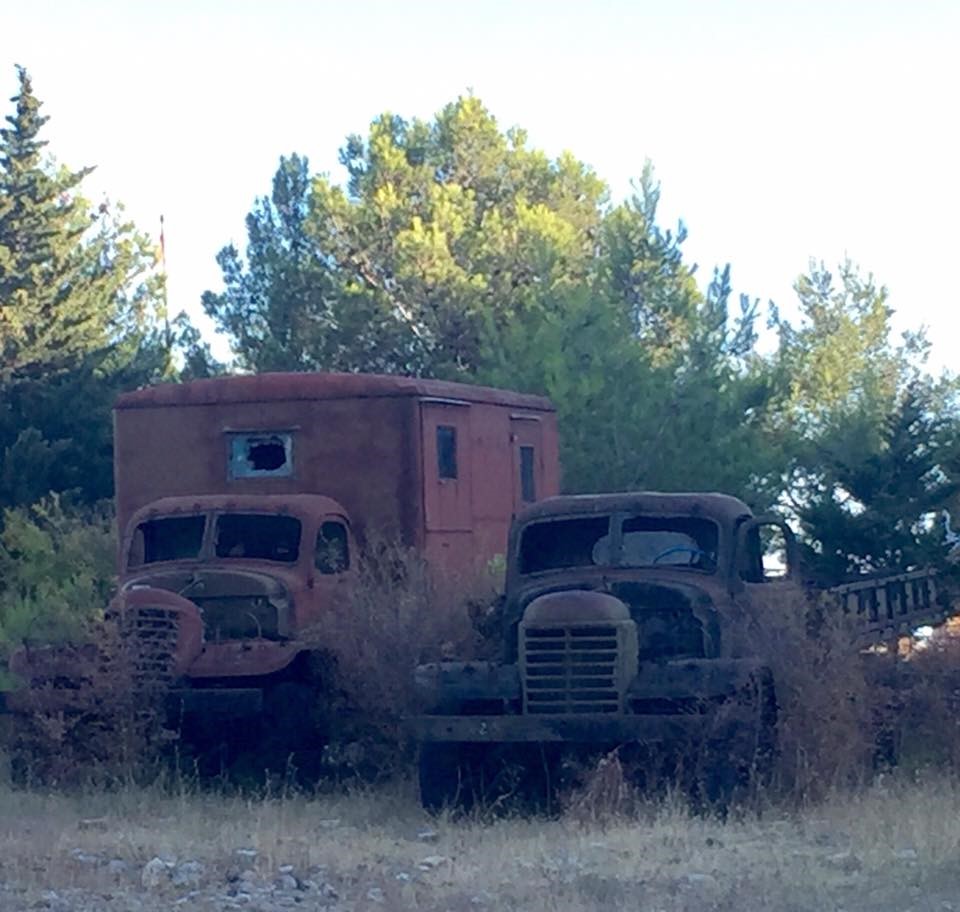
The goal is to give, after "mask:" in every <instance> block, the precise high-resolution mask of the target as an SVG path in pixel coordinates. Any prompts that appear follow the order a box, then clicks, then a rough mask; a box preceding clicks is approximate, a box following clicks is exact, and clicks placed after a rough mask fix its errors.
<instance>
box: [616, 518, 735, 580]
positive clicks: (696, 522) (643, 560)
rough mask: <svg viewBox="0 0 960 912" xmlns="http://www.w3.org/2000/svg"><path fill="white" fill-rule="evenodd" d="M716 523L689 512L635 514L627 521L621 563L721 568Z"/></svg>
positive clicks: (629, 565) (635, 565) (624, 526)
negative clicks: (698, 517)
mask: <svg viewBox="0 0 960 912" xmlns="http://www.w3.org/2000/svg"><path fill="white" fill-rule="evenodd" d="M718 536H719V532H718V529H717V525H716V523H714V522H712V521H711V520H708V519H696V518H693V517H687V516H677V517H671V516H633V517H630V518H629V519H627V520H625V521H624V523H623V541H622V548H621V554H620V564H621V565H622V566H625V567H652V566H654V565H656V566H658V567H669V566H673V567H693V568H695V569H697V570H707V571H709V572H711V573H712V572H713V571H714V570H716V568H717V540H718Z"/></svg>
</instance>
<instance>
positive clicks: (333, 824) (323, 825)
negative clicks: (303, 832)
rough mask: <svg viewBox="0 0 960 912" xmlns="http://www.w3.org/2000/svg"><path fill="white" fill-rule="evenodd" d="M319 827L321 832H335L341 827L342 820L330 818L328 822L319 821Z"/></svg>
mask: <svg viewBox="0 0 960 912" xmlns="http://www.w3.org/2000/svg"><path fill="white" fill-rule="evenodd" d="M317 826H318V827H320V829H321V830H335V829H336V828H337V827H338V826H340V818H339V817H329V818H327V819H326V820H318V821H317Z"/></svg>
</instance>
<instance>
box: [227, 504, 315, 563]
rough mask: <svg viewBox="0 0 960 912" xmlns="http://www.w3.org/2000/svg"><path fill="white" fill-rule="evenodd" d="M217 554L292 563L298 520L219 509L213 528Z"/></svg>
mask: <svg viewBox="0 0 960 912" xmlns="http://www.w3.org/2000/svg"><path fill="white" fill-rule="evenodd" d="M214 534H215V542H216V545H215V549H216V551H215V553H216V555H217V557H243V558H247V559H254V560H270V561H281V562H283V563H287V564H292V563H294V562H295V561H296V560H297V558H298V557H299V555H300V520H299V519H295V518H294V517H292V516H277V515H275V514H270V513H222V514H220V515H219V516H217V520H216V529H215V533H214Z"/></svg>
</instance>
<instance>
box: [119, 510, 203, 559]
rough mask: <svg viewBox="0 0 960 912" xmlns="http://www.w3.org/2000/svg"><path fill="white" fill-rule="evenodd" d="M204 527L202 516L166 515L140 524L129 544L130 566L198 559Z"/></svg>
mask: <svg viewBox="0 0 960 912" xmlns="http://www.w3.org/2000/svg"><path fill="white" fill-rule="evenodd" d="M205 525H206V517H204V516H165V517H162V518H160V519H150V520H147V522H142V523H140V525H139V526H137V530H136V532H134V534H133V541H132V542H131V544H130V560H129V566H131V567H140V566H142V565H143V564H153V563H157V562H159V561H174V560H192V559H196V558H198V557H199V556H200V548H201V546H202V545H203V529H204V526H205Z"/></svg>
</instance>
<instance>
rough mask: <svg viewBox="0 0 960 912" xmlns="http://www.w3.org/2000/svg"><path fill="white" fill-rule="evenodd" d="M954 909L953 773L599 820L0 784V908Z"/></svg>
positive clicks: (394, 793) (959, 851)
mask: <svg viewBox="0 0 960 912" xmlns="http://www.w3.org/2000/svg"><path fill="white" fill-rule="evenodd" d="M46 909H48V910H55V912H61V910H62V912H66V910H77V912H94V910H97V912H99V910H144V912H148V910H149V912H152V910H161V909H163V910H170V909H185V910H192V909H197V910H211V912H220V910H234V909H243V910H251V912H253V910H276V909H302V910H312V909H318V910H324V912H338V910H343V912H353V910H378V912H379V910H399V909H419V910H461V909H462V910H501V909H506V910H513V909H516V910H533V912H535V910H547V909H570V910H600V909H603V910H605V912H618V910H628V909H629V910H637V909H642V910H651V912H655V910H664V912H673V910H691V912H692V910H726V909H729V910H731V912H733V910H738V912H744V910H754V909H756V910H761V909H763V910H831V909H835V910H841V909H842V910H846V912H859V910H863V912H867V910H870V912H876V910H887V909H890V910H901V912H907V910H931V912H933V910H935V912H950V910H954V909H956V910H958V912H960V782H956V781H951V780H945V779H942V778H933V779H931V780H930V781H926V782H925V781H913V782H910V783H900V782H896V781H891V782H888V783H886V784H884V783H882V782H881V783H880V784H877V785H874V786H873V787H871V788H870V789H869V790H867V791H865V792H862V793H860V794H857V795H847V796H844V797H836V798H834V799H833V800H831V801H829V802H827V803H824V804H821V805H819V806H817V807H810V808H806V809H801V810H793V811H788V810H785V809H783V808H780V809H777V808H775V807H772V806H768V807H767V808H766V809H765V810H764V811H763V812H762V813H757V812H756V811H752V812H750V813H742V814H739V815H734V816H733V817H731V819H729V820H728V821H727V822H721V821H720V820H717V819H709V818H706V819H705V818H702V817H696V816H692V815H691V814H690V813H689V812H688V811H687V810H686V809H685V808H684V807H683V806H682V805H681V804H680V803H676V802H670V801H666V802H659V803H656V804H651V805H649V806H644V807H642V808H641V809H640V811H639V812H638V813H637V814H635V815H634V816H632V817H631V819H629V820H625V819H614V820H612V821H608V822H607V823H606V824H603V823H598V822H595V821H594V822H589V823H585V822H583V821H582V820H579V821H578V820H576V819H572V818H571V817H569V816H568V817H567V818H562V819H555V820H550V819H506V820H497V821H494V822H490V821H483V820H480V819H472V820H466V821H456V820H453V819H450V818H443V817H441V818H439V819H434V818H430V817H428V816H427V815H425V814H424V813H423V812H422V811H421V810H420V809H419V808H418V806H417V804H416V801H415V796H414V793H413V788H412V786H405V785H401V786H393V787H391V788H390V789H387V790H381V791H367V792H363V793H359V794H351V795H342V796H327V797H312V798H308V797H304V796H299V795H286V796H285V795H259V796H256V797H247V798H243V797H230V796H226V795H222V794H210V793H198V792H196V791H195V790H192V789H190V788H187V787H181V788H179V789H178V788H173V789H171V788H166V789H159V788H150V789H140V788H133V787H130V788H122V789H119V790H115V791H113V792H109V793H108V792H89V793H76V794H72V795H62V794H55V793H49V792H41V791H17V790H13V789H11V788H9V787H0V910H4V912H5V910H46Z"/></svg>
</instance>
